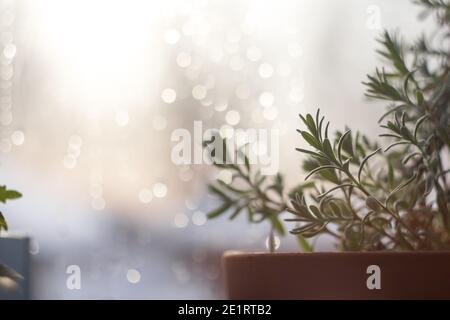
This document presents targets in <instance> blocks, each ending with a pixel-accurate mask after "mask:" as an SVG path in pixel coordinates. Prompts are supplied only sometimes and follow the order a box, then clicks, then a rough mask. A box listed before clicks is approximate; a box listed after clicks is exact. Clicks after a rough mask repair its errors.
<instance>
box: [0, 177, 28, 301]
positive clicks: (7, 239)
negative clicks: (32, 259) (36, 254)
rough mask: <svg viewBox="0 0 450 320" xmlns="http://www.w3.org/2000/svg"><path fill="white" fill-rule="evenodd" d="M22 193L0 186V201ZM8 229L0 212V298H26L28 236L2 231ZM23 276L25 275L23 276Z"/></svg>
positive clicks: (14, 197)
mask: <svg viewBox="0 0 450 320" xmlns="http://www.w3.org/2000/svg"><path fill="white" fill-rule="evenodd" d="M21 196H22V194H21V193H20V192H18V191H15V190H9V189H7V187H6V186H0V202H2V203H6V202H7V201H9V200H13V199H17V198H20V197H21ZM7 230H8V224H7V222H6V218H5V216H4V215H3V214H2V213H1V212H0V300H2V299H17V298H27V297H28V294H29V290H28V277H27V275H28V267H29V261H28V238H26V237H19V236H13V235H9V234H6V233H4V232H3V231H7ZM24 276H25V277H24Z"/></svg>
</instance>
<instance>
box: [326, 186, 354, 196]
mask: <svg viewBox="0 0 450 320" xmlns="http://www.w3.org/2000/svg"><path fill="white" fill-rule="evenodd" d="M350 187H355V186H354V185H353V184H351V183H344V184H341V185H339V186H335V187H333V188H331V189H329V190H328V191H326V192H324V193H321V194H319V196H318V198H323V197H325V196H326V195H328V194H329V193H331V192H333V191H336V190H338V189H344V188H350Z"/></svg>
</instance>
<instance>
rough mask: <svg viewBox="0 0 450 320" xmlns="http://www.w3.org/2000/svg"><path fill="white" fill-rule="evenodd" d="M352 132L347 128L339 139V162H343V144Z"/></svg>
mask: <svg viewBox="0 0 450 320" xmlns="http://www.w3.org/2000/svg"><path fill="white" fill-rule="evenodd" d="M350 133H351V130H347V131H346V132H345V133H344V134H343V135H342V136H341V137H340V139H339V142H338V147H337V151H338V159H339V162H341V163H342V145H343V143H344V140H345V138H347V136H348V135H349V134H350Z"/></svg>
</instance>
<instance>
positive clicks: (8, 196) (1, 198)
mask: <svg viewBox="0 0 450 320" xmlns="http://www.w3.org/2000/svg"><path fill="white" fill-rule="evenodd" d="M20 197H22V194H21V193H20V192H18V191H15V190H8V189H7V188H6V186H0V202H3V203H5V202H6V201H7V200H13V199H17V198H20Z"/></svg>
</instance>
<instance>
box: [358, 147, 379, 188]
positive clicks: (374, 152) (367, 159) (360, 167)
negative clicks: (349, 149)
mask: <svg viewBox="0 0 450 320" xmlns="http://www.w3.org/2000/svg"><path fill="white" fill-rule="evenodd" d="M380 150H381V148H378V149H376V150H375V151H373V152H372V153H370V154H369V155H367V156H366V157H365V158H364V159H363V161H362V162H361V165H360V166H359V170H358V182H361V173H362V171H363V169H364V165H365V164H366V163H367V161H369V159H370V158H372V157H373V156H374V155H375V154H377V152H378V151H380Z"/></svg>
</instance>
